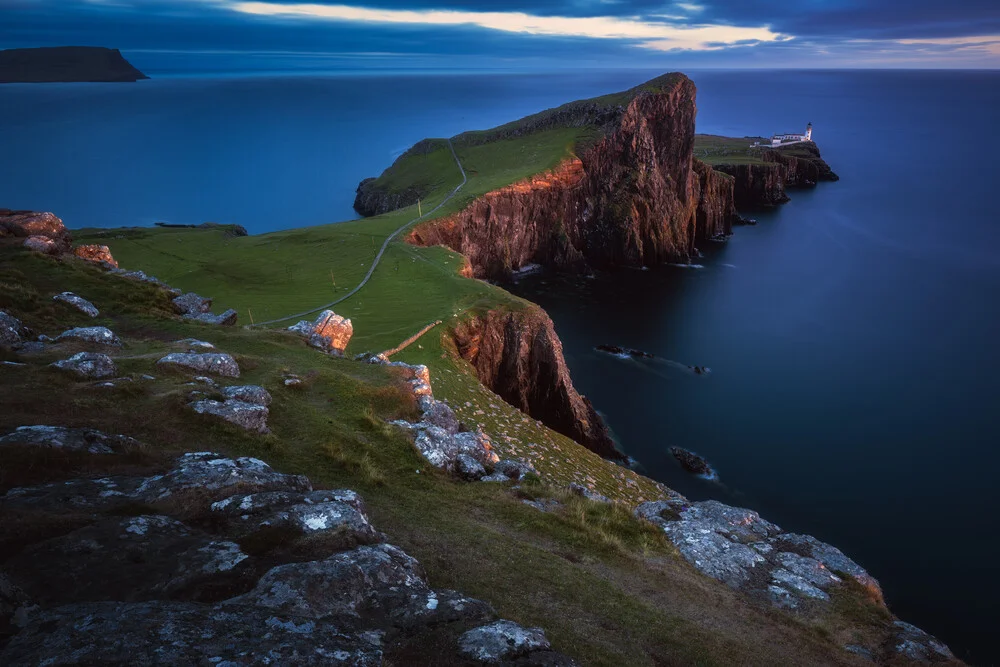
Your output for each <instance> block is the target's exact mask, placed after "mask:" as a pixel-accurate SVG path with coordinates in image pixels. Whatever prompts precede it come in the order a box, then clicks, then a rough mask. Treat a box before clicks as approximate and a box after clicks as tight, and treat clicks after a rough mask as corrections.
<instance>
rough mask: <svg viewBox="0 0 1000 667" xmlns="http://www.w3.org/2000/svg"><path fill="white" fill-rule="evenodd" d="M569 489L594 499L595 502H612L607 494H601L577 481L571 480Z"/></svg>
mask: <svg viewBox="0 0 1000 667" xmlns="http://www.w3.org/2000/svg"><path fill="white" fill-rule="evenodd" d="M569 490H570V491H572V492H573V493H575V494H576V495H578V496H582V497H584V498H586V499H587V500H592V501H594V502H595V503H610V502H611V499H610V498H608V497H607V496H605V495H603V494H600V493H598V492H596V491H592V490H591V489H588V488H587V487H585V486H583V485H582V484H577V483H576V482H571V483H570V485H569Z"/></svg>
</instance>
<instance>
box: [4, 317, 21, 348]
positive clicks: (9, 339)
mask: <svg viewBox="0 0 1000 667" xmlns="http://www.w3.org/2000/svg"><path fill="white" fill-rule="evenodd" d="M24 333H25V331H24V326H23V325H22V324H21V320H19V319H17V318H16V317H14V316H13V315H10V314H8V313H5V312H4V311H2V310H0V347H8V348H9V347H14V346H15V345H17V344H18V343H20V342H21V340H22V338H23V336H24Z"/></svg>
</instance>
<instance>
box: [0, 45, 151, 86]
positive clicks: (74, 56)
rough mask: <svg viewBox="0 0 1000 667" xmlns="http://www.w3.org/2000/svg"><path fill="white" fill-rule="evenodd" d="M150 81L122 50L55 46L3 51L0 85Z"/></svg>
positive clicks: (0, 53) (0, 60)
mask: <svg viewBox="0 0 1000 667" xmlns="http://www.w3.org/2000/svg"><path fill="white" fill-rule="evenodd" d="M148 78H149V77H148V76H146V75H145V74H143V73H142V72H140V71H139V70H137V69H136V68H135V67H133V66H132V65H131V64H130V63H129V62H128V61H127V60H125V58H124V57H123V56H122V54H121V51H119V50H118V49H106V48H102V47H97V46H52V47H40V48H31V49H6V50H2V51H0V83H57V82H85V81H95V82H97V81H99V82H112V83H118V82H133V81H138V80H140V79H148Z"/></svg>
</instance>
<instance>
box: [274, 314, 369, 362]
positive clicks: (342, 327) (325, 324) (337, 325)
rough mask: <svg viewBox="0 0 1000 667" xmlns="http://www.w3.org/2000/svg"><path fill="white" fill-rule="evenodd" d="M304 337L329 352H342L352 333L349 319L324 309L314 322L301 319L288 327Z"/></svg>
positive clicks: (316, 346)
mask: <svg viewBox="0 0 1000 667" xmlns="http://www.w3.org/2000/svg"><path fill="white" fill-rule="evenodd" d="M288 330H289V331H294V332H296V333H298V334H300V335H302V336H304V337H305V338H306V340H307V341H308V342H309V344H310V345H312V346H313V347H315V348H318V349H320V350H323V351H324V352H329V353H331V354H337V355H340V354H343V352H344V350H345V349H346V348H347V344H348V343H349V342H350V340H351V336H352V335H353V334H354V326H353V325H352V324H351V320H349V319H347V318H345V317H341V316H340V315H338V314H337V313H335V312H333V311H332V310H324V311H323V312H322V313H320V314H319V317H317V318H316V320H315V321H314V322H309V321H307V320H302V321H300V322H299V323H298V324H294V325H292V326H290V327H288Z"/></svg>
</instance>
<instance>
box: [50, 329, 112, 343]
mask: <svg viewBox="0 0 1000 667" xmlns="http://www.w3.org/2000/svg"><path fill="white" fill-rule="evenodd" d="M67 340H79V341H83V342H85V343H96V344H98V345H112V346H114V347H121V345H122V342H121V340H120V339H119V338H118V336H116V335H115V334H114V332H113V331H111V329H109V328H107V327H76V328H74V329H70V330H68V331H64V332H62V333H61V334H59V336H58V337H57V338H56V342H59V341H67Z"/></svg>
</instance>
